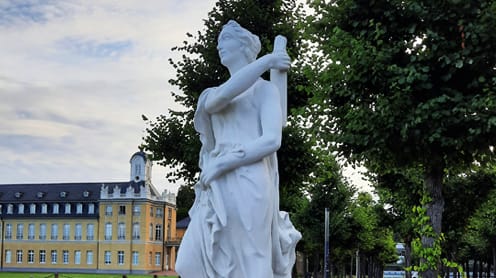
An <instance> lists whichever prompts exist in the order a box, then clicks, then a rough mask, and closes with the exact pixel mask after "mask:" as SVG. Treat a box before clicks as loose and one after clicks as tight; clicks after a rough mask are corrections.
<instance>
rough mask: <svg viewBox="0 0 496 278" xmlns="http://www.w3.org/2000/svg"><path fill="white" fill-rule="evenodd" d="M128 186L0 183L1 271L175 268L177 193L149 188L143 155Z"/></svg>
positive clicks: (148, 163) (148, 168)
mask: <svg viewBox="0 0 496 278" xmlns="http://www.w3.org/2000/svg"><path fill="white" fill-rule="evenodd" d="M130 163H131V179H130V181H127V182H108V183H107V182H106V183H56V184H0V220H1V223H0V224H1V226H0V239H1V242H0V245H1V246H0V248H1V253H0V270H1V271H26V270H29V271H47V272H61V271H71V272H89V273H150V272H154V271H163V270H173V269H174V264H175V258H176V250H177V248H178V242H177V240H176V236H175V235H176V207H175V196H174V194H172V193H167V192H166V191H165V192H163V193H162V194H159V193H158V191H157V190H156V189H155V187H154V186H153V185H152V183H151V165H152V163H151V161H150V160H149V159H147V157H146V155H145V153H143V152H137V153H135V154H134V155H133V156H132V157H131V160H130Z"/></svg>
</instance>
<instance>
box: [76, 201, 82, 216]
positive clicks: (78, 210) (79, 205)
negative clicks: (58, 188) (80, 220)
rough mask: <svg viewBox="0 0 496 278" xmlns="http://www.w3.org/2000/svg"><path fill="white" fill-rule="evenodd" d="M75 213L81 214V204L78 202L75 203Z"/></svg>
mask: <svg viewBox="0 0 496 278" xmlns="http://www.w3.org/2000/svg"><path fill="white" fill-rule="evenodd" d="M76 214H83V204H81V203H79V204H77V205H76Z"/></svg>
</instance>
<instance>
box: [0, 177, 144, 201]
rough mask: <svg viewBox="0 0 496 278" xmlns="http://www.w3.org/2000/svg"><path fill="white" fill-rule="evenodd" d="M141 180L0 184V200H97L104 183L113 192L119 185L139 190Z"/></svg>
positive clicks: (141, 183)
mask: <svg viewBox="0 0 496 278" xmlns="http://www.w3.org/2000/svg"><path fill="white" fill-rule="evenodd" d="M143 184H144V182H143V181H141V182H134V181H127V182H103V183H102V182H92V183H89V182H85V183H35V184H0V202H2V203H5V202H50V201H65V202H68V201H69V202H70V201H78V202H81V201H90V202H91V201H98V200H99V199H100V189H101V187H102V185H106V186H107V187H108V189H110V193H113V191H114V188H115V186H119V188H120V190H121V193H125V192H126V190H127V188H128V187H129V186H132V187H133V188H134V191H135V192H139V190H140V188H139V187H140V186H142V185H143Z"/></svg>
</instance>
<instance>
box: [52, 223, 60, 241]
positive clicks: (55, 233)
mask: <svg viewBox="0 0 496 278" xmlns="http://www.w3.org/2000/svg"><path fill="white" fill-rule="evenodd" d="M58 230H59V225H58V224H52V230H51V233H50V239H51V240H57V238H58V234H59V231H58Z"/></svg>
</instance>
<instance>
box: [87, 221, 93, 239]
mask: <svg viewBox="0 0 496 278" xmlns="http://www.w3.org/2000/svg"><path fill="white" fill-rule="evenodd" d="M94 238H95V226H94V225H93V224H88V225H86V240H93V239H94Z"/></svg>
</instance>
